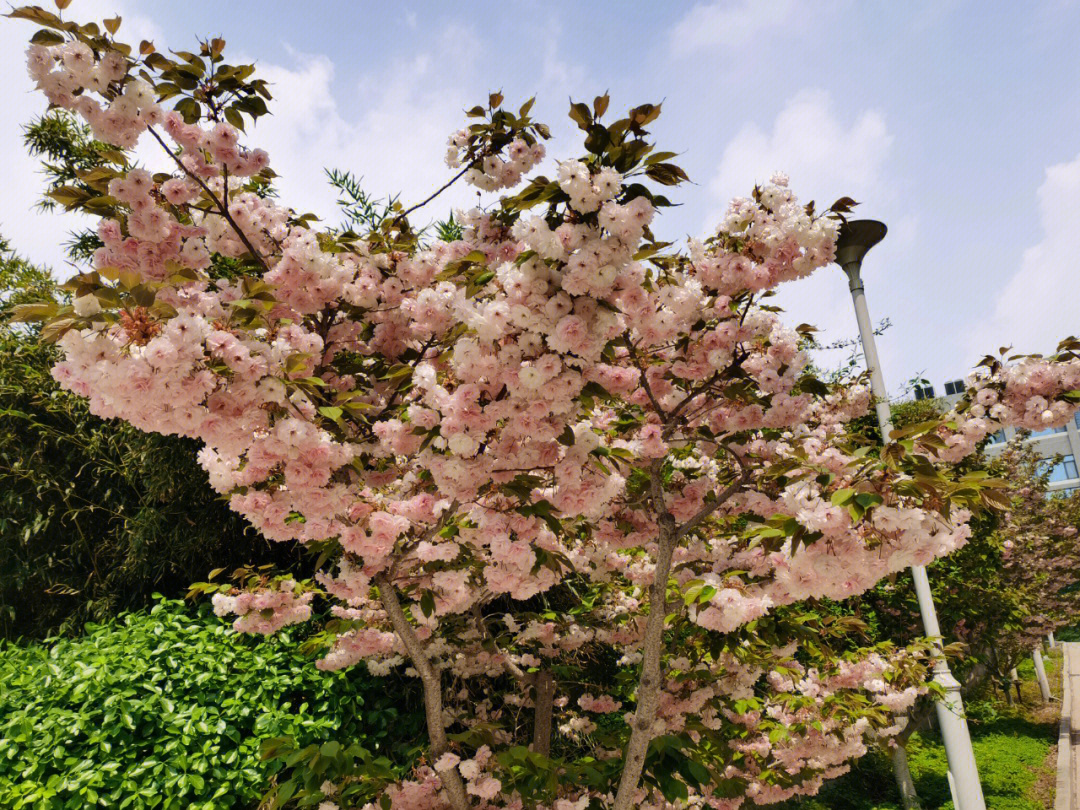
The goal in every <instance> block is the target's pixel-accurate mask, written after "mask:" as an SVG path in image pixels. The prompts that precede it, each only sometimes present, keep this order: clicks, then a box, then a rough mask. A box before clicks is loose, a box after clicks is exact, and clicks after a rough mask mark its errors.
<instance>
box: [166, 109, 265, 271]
mask: <svg viewBox="0 0 1080 810" xmlns="http://www.w3.org/2000/svg"><path fill="white" fill-rule="evenodd" d="M146 129H147V132H149V133H150V134H151V135H153V136H154V140H156V141H157V142H158V143H159V144H161V148H162V149H164V150H165V153H166V154H167V155H168V156H169V157H171V158H172V159H173V162H175V163H176V165H177V166H179V167H180V171H182V172H183V173H184V174H186V175H187V176H188V177H190V178H191V179H192V180H194V181H195V182H196V183H198V184H199V186H200V187H201V188H202V190H203V191H205V192H206V194H207V195H208V196H209V197H210V199H211V200H213V201H214V204H215V205H216V206H217V207H218V213H220V214H221V216H223V217H225V220H226V221H227V222H228V223H229V226H230V227H231V228H232V229H233V232H234V233H235V234H236V235H237V237H239V239H240V241H241V242H243V243H244V247H246V248H247V249H248V253H250V254H251V257H252V258H253V259H254V260H255V261H257V262H258V263H259V266H260V267H262V269H263V272H264V273H268V272H270V268H269V267H268V266H267V265H266V261H265V260H264V259H263V257H262V255H261V254H260V253H259V251H257V250H256V249H255V246H254V245H252V244H251V240H249V239H248V238H247V234H245V233H244V232H243V231H242V230H241V229H240V226H239V225H237V224H236V220H235V219H233V218H232V214H230V213H229V208H228V206H226V205H224V204H222V202H221V200H219V199H218V197H217V195H216V194H214V192H213V191H211V190H210V186H208V185H207V184H206V182H205V181H204V180H203V179H202V178H201V177H199V176H198V175H197V174H195V173H194V172H192V171H190V170H189V169H188V167H187V166H185V165H184V161H182V160H180V156H179V155H177V154H176V153H175V152H173V150H172V149H170V148H169V145H168V144H167V143H165V139H164V138H162V137H161V136H160V135H158V134H157V130H155V129H154V128H153V127H147V128H146ZM227 193H228V192H226V194H227Z"/></svg>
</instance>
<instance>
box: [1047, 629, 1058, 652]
mask: <svg viewBox="0 0 1080 810" xmlns="http://www.w3.org/2000/svg"><path fill="white" fill-rule="evenodd" d="M1046 641H1047V644H1048V645H1049V647H1050V649H1051V650H1052V649H1054V647H1055V646H1056V645H1057V642H1056V641H1054V631H1053V630H1051V631H1050V632H1049V633H1048V634H1047V636H1046Z"/></svg>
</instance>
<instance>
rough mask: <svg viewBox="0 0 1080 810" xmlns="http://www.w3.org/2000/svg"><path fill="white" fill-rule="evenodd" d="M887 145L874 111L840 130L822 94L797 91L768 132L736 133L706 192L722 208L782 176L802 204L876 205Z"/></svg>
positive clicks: (749, 127) (754, 127) (753, 128)
mask: <svg viewBox="0 0 1080 810" xmlns="http://www.w3.org/2000/svg"><path fill="white" fill-rule="evenodd" d="M892 141H893V137H892V135H890V134H889V131H888V127H887V126H886V125H885V118H884V116H883V115H882V114H881V113H880V112H879V111H877V110H866V111H864V112H862V113H860V114H859V115H858V116H857V117H856V118H855V119H854V120H853V121H852V122H851V123H850V124H845V123H844V122H842V121H840V120H839V119H838V117H837V116H836V114H835V112H834V111H833V104H832V99H831V97H830V96H829V94H828V93H827V92H826V91H824V90H815V89H807V90H802V91H800V92H799V93H797V94H796V95H795V96H794V97H792V98H791V99H790V100H789V101H788V102H787V104H785V105H784V108H783V109H782V110H781V111H780V113H779V115H777V117H776V121H775V122H774V123H773V126H772V130H771V131H765V130H763V129H762V128H761V127H760V126H759V125H758V124H756V123H748V124H746V125H745V126H744V127H743V128H742V129H741V130H739V132H738V134H736V135H735V137H734V139H732V141H731V142H730V143H729V144H728V145H727V147H726V148H725V149H724V152H723V155H722V156H721V158H720V164H719V166H718V167H717V169H716V173H715V175H714V176H713V179H712V181H711V182H710V184H709V188H710V191H711V192H712V193H713V195H714V196H715V197H716V198H717V200H718V201H722V202H724V203H726V202H727V200H728V199H730V198H731V197H733V196H740V195H746V194H748V193H749V191H750V190H751V189H752V188H753V187H754V184H755V183H760V182H764V181H766V180H768V179H769V177H770V176H771V175H772V174H773V173H774V172H777V171H782V172H786V173H787V174H788V175H790V176H791V184H792V187H793V188H794V189H795V191H796V193H798V194H799V196H800V197H801V198H803V199H806V200H810V199H816V200H817V201H818V202H819V203H824V204H825V205H829V204H830V203H832V201H833V200H835V199H837V198H838V197H841V196H843V195H849V196H853V197H855V199H857V200H862V199H868V198H875V199H877V200H880V199H882V197H883V196H884V193H885V189H884V184H883V183H882V168H883V166H884V164H885V160H886V158H887V157H888V154H889V149H890V147H891V145H892Z"/></svg>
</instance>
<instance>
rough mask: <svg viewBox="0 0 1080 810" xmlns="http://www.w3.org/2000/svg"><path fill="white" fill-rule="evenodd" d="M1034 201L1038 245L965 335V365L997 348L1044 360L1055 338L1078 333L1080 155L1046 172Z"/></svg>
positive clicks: (1033, 247)
mask: <svg viewBox="0 0 1080 810" xmlns="http://www.w3.org/2000/svg"><path fill="white" fill-rule="evenodd" d="M1038 196H1039V218H1040V224H1041V226H1042V232H1043V236H1042V240H1041V241H1040V242H1038V243H1037V244H1035V245H1032V246H1031V247H1029V248H1028V249H1027V250H1025V251H1024V254H1023V257H1022V259H1021V262H1020V269H1019V271H1018V272H1016V273H1015V274H1014V275H1013V276H1012V278H1010V279H1009V281H1008V282H1007V283H1006V284H1005V286H1004V287H1003V288H1002V289H1001V291H1000V292H999V293H998V295H997V297H996V298H995V300H994V304H993V313H992V314H991V315H990V316H989V317H988V318H986V319H984V320H983V321H982V322H981V323H980V324H979V325H978V326H977V327H976V328H975V329H973V330H972V331H971V332H970V333H969V336H968V339H967V341H966V343H967V345H966V349H967V351H968V359H969V360H971V361H977V360H978V358H979V357H981V356H982V355H983V354H984V353H985V352H987V351H996V350H997V349H998V348H999V347H1001V346H1012V347H1013V348H1015V349H1016V350H1017V351H1020V352H1041V353H1044V354H1046V353H1048V352H1052V351H1053V350H1054V348H1055V347H1056V346H1057V342H1058V340H1060V339H1061V338H1063V337H1066V336H1068V335H1075V334H1078V333H1080V318H1078V317H1077V307H1078V302H1080V262H1078V260H1077V254H1076V230H1077V223H1078V222H1080V155H1077V157H1076V158H1075V159H1074V160H1072V161H1070V162H1068V163H1058V164H1056V165H1053V166H1050V167H1049V168H1047V170H1046V179H1045V180H1044V181H1043V184H1042V185H1041V186H1040V187H1039V192H1038Z"/></svg>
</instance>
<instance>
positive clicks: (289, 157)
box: [249, 28, 479, 218]
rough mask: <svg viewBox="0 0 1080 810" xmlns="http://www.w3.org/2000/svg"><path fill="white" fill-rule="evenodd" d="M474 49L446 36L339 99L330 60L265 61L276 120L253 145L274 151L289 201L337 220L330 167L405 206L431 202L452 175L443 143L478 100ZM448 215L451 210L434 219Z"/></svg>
mask: <svg viewBox="0 0 1080 810" xmlns="http://www.w3.org/2000/svg"><path fill="white" fill-rule="evenodd" d="M477 51H479V48H478V47H476V42H475V38H474V36H473V34H472V33H471V32H470V31H468V30H466V29H460V28H455V29H453V30H447V31H444V32H443V33H442V34H441V36H440V37H439V38H438V40H437V42H436V43H435V45H434V47H433V49H432V50H431V52H429V53H424V54H420V55H417V56H414V57H412V58H410V59H407V60H404V59H403V60H400V61H398V62H397V63H393V64H390V65H388V66H387V67H386V68H385V69H384V70H380V71H379V72H378V73H371V74H367V75H365V76H363V77H361V79H360V80H359V81H358V82H357V84H356V85H355V86H354V89H353V90H352V91H351V92H349V95H348V98H347V99H344V100H343V101H342V102H339V100H338V98H337V97H336V96H335V92H334V90H335V87H334V80H335V67H334V64H333V62H331V60H330V59H329V58H327V57H326V56H324V55H306V54H298V53H295V52H292V51H289V55H290V56H291V57H292V60H291V62H292V63H291V65H288V66H286V65H282V64H267V63H265V62H260V63H259V65H258V68H259V71H260V74H261V75H262V76H263V77H265V78H266V79H267V80H268V81H269V82H270V83H271V88H270V89H271V92H272V93H273V95H274V100H273V102H272V103H271V112H272V113H273V114H272V115H270V116H266V117H264V118H261V119H259V123H258V125H257V126H256V128H255V129H254V130H253V131H252V132H251V133H250V136H249V141H250V142H251V144H252V145H256V146H260V147H262V148H265V149H266V150H267V151H268V152H269V153H270V162H271V166H273V168H274V170H275V171H277V172H278V174H279V175H281V177H280V179H279V180H278V182H277V185H278V188H279V191H280V193H281V198H282V200H283V202H285V203H286V204H287V205H290V206H292V207H293V208H296V209H298V210H303V211H313V212H314V213H317V214H318V215H319V216H322V217H324V218H333V217H335V216H336V214H335V211H334V209H335V204H334V193H333V190H332V189H330V187H329V186H328V185H327V184H326V182H325V180H324V178H323V176H322V169H323V168H324V167H326V168H339V169H349V170H352V171H353V172H355V173H356V174H357V175H359V176H362V177H363V185H364V187H365V188H366V189H367V190H368V191H369V192H370V193H372V194H375V195H377V196H385V195H390V194H396V193H399V192H400V193H401V199H402V201H403V202H404V203H406V204H408V203H409V202H414V201H417V200H419V199H422V198H423V197H426V196H427V194H428V193H430V191H432V190H433V189H435V188H436V187H438V185H440V184H441V183H442V181H443V180H444V179H446V178H448V177H449V170H448V169H447V167H446V165H445V163H444V158H445V154H446V146H445V144H446V138H447V137H448V136H449V134H450V133H451V132H452V131H453V130H455V129H457V128H458V127H460V126H461V124H462V122H463V120H464V118H463V115H462V110H463V108H464V107H465V106H466V104H467V102H468V101H469V100H470V99H473V100H475V99H476V98H477V97H478V96H477V94H476V92H475V91H474V90H473V89H472V85H474V84H475V73H476V71H475V69H474V64H473V62H472V61H471V60H470V59H469V58H468V57H467V56H463V54H469V53H476V52H477ZM467 199H468V195H467V192H463V191H460V190H457V189H454V190H453V193H449V194H448V196H447V201H448V202H449V201H453V202H457V203H459V204H460V203H463V202H466V201H467ZM445 210H446V204H445V203H444V205H443V207H441V208H439V209H435V210H434V213H433V216H435V215H437V214H440V213H441V212H442V211H445Z"/></svg>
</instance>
